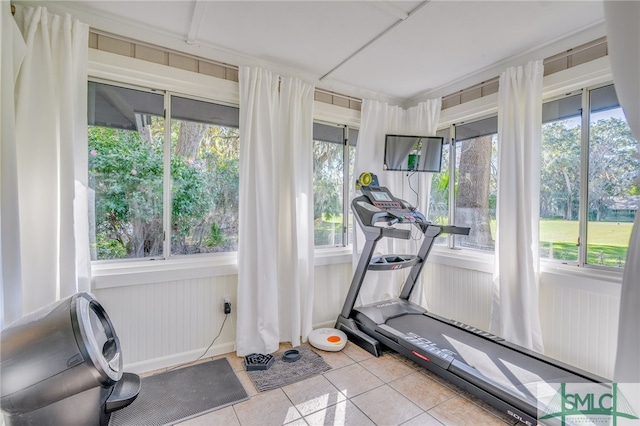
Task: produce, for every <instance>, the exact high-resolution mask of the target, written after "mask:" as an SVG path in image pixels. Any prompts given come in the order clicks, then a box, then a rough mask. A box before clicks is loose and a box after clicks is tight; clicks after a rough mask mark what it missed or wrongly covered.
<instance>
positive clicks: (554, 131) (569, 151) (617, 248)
mask: <svg viewBox="0 0 640 426" xmlns="http://www.w3.org/2000/svg"><path fill="white" fill-rule="evenodd" d="M583 105H589V108H588V109H587V110H584V109H583V107H582V106H583ZM543 121H545V123H544V124H543V127H542V167H541V182H540V183H541V185H540V256H541V257H542V258H547V259H554V260H559V261H562V262H571V263H578V264H591V265H597V266H606V267H623V266H624V262H625V259H626V252H627V247H628V244H629V236H630V234H631V226H632V223H633V220H634V218H635V214H636V212H637V210H638V206H639V205H640V196H639V195H640V191H639V189H640V187H639V185H638V183H637V181H635V179H636V178H637V171H638V159H637V157H636V156H635V155H634V153H635V150H636V141H635V139H634V138H633V136H632V134H631V131H630V129H629V127H628V125H627V122H626V119H625V117H624V114H623V113H622V110H621V108H620V105H619V104H618V100H617V97H616V94H615V90H614V87H613V86H612V85H609V86H604V87H600V88H596V89H593V90H584V91H583V92H582V93H580V94H576V95H571V96H567V97H564V98H561V99H558V100H555V101H552V102H548V103H546V104H545V105H544V106H543ZM585 123H586V125H587V126H588V129H587V132H584V131H583V129H582V126H583V125H585ZM585 165H586V167H585ZM583 181H585V182H586V190H585V188H584V186H585V185H581V183H582V182H583Z"/></svg>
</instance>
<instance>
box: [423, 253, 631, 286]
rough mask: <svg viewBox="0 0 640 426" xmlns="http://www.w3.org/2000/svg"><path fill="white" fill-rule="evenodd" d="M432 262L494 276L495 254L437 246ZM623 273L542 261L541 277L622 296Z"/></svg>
mask: <svg viewBox="0 0 640 426" xmlns="http://www.w3.org/2000/svg"><path fill="white" fill-rule="evenodd" d="M429 261H432V262H435V263H439V264H442V265H449V266H453V267H457V268H465V269H471V270H474V271H479V272H485V273H489V274H493V267H494V254H493V253H489V252H482V251H480V250H465V249H449V248H446V247H440V246H436V247H434V248H433V249H432V251H431V254H430V256H429ZM622 273H623V271H622V269H621V270H614V269H602V268H598V267H580V266H578V265H570V264H565V263H560V262H554V261H549V260H544V259H541V260H540V278H541V281H542V282H543V283H549V284H551V285H554V286H561V287H565V288H575V289H579V290H584V291H590V292H594V293H600V294H607V295H611V296H619V295H620V286H621V285H622Z"/></svg>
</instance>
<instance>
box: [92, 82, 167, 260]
mask: <svg viewBox="0 0 640 426" xmlns="http://www.w3.org/2000/svg"><path fill="white" fill-rule="evenodd" d="M88 93H89V100H88V101H89V102H88V104H89V108H88V111H89V117H88V119H89V120H88V123H89V127H88V142H89V187H90V188H91V190H92V191H93V194H92V195H93V197H91V198H92V199H91V198H90V201H89V215H90V236H89V237H90V241H91V258H92V259H93V260H102V259H121V258H141V257H154V256H162V254H163V248H162V244H163V232H162V173H163V140H164V119H163V117H162V114H163V110H164V100H163V95H159V94H155V93H147V92H142V91H137V90H132V89H123V88H120V87H115V86H109V85H105V84H99V83H89V89H88Z"/></svg>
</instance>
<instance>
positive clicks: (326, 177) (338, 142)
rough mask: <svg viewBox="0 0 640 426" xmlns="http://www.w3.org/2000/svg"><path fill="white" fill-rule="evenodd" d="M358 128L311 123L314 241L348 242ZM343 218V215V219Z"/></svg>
mask: <svg viewBox="0 0 640 426" xmlns="http://www.w3.org/2000/svg"><path fill="white" fill-rule="evenodd" d="M357 137H358V131H357V130H355V129H352V128H350V127H346V126H337V125H329V124H322V123H314V124H313V197H314V209H313V220H314V243H315V245H316V246H344V245H347V244H349V243H350V241H349V238H350V237H349V235H351V232H352V230H353V220H352V216H351V214H352V213H351V209H350V206H349V205H348V204H349V200H350V199H351V197H352V196H353V191H354V189H353V185H352V184H350V183H351V182H353V181H354V178H353V165H354V160H355V144H356V140H357ZM345 218H347V219H346V220H345Z"/></svg>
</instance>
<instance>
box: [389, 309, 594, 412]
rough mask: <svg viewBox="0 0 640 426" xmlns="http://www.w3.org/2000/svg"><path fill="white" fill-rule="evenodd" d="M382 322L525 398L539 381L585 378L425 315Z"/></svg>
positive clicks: (567, 381) (580, 381)
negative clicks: (431, 344)
mask: <svg viewBox="0 0 640 426" xmlns="http://www.w3.org/2000/svg"><path fill="white" fill-rule="evenodd" d="M385 324H386V325H387V326H389V327H392V328H394V329H396V330H398V331H401V332H403V333H405V334H407V333H414V334H417V335H418V336H420V337H422V338H424V339H427V340H429V341H431V342H432V343H433V344H435V345H436V346H437V347H438V348H440V349H447V350H449V351H451V352H453V354H452V355H453V357H454V358H455V359H456V360H457V361H459V362H463V363H464V364H467V365H469V366H470V367H473V368H474V369H476V370H477V371H478V372H480V373H481V374H482V375H483V376H485V377H487V378H489V379H490V380H492V381H493V382H496V383H498V384H500V385H501V386H504V387H505V388H508V389H516V390H517V394H519V395H520V397H521V398H523V399H525V400H531V398H533V396H534V395H539V393H540V391H541V390H542V389H540V387H539V385H541V384H544V383H582V382H589V381H588V380H586V379H584V378H582V377H579V376H576V375H574V374H571V373H570V372H568V371H566V370H563V369H561V368H559V367H557V366H554V365H552V364H549V363H546V362H544V361H542V360H539V359H536V358H533V357H531V356H528V355H526V354H523V353H520V352H518V351H516V350H514V349H511V348H509V347H506V346H502V345H500V344H497V343H496V342H494V341H491V340H488V339H485V338H483V337H480V336H478V335H476V334H474V333H470V332H467V331H464V330H462V329H459V328H457V327H455V326H452V325H449V324H446V323H443V322H441V321H438V320H437V319H434V318H431V317H429V316H427V315H404V316H400V317H396V318H391V319H389V320H387V322H386V323H385Z"/></svg>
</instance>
